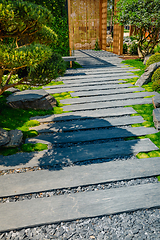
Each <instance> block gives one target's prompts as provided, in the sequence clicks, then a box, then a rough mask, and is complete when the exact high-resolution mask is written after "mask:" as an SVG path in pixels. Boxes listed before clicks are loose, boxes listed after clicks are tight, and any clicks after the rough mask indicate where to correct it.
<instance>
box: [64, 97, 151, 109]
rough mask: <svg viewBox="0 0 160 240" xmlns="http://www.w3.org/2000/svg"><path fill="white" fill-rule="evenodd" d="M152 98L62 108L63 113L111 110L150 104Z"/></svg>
mask: <svg viewBox="0 0 160 240" xmlns="http://www.w3.org/2000/svg"><path fill="white" fill-rule="evenodd" d="M151 103H152V98H144V99H143V98H137V99H126V100H120V101H107V102H96V103H84V104H79V105H67V106H64V107H63V111H82V110H89V109H101V108H113V107H123V106H129V105H137V104H151Z"/></svg>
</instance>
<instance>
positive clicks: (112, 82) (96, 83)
mask: <svg viewBox="0 0 160 240" xmlns="http://www.w3.org/2000/svg"><path fill="white" fill-rule="evenodd" d="M119 83H126V82H125V81H123V80H113V81H96V82H84V83H81V86H97V85H108V84H119ZM68 87H69V88H71V87H80V85H79V83H74V82H73V83H69V84H68V83H65V84H59V85H51V86H45V87H43V88H44V89H57V88H68Z"/></svg>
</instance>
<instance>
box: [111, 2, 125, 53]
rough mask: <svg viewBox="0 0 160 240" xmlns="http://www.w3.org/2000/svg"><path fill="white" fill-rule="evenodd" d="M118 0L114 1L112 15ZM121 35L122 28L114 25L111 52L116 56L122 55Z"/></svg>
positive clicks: (122, 32)
mask: <svg viewBox="0 0 160 240" xmlns="http://www.w3.org/2000/svg"><path fill="white" fill-rule="evenodd" d="M117 2H118V0H115V7H114V13H116V4H117ZM123 34H124V26H121V25H119V24H114V30H113V52H114V53H115V54H118V55H122V54H123Z"/></svg>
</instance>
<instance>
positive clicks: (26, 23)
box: [0, 0, 65, 95]
mask: <svg viewBox="0 0 160 240" xmlns="http://www.w3.org/2000/svg"><path fill="white" fill-rule="evenodd" d="M0 7H1V11H0V23H1V31H0V40H1V41H0V95H1V94H2V93H3V92H4V91H5V90H7V89H9V88H10V87H14V86H17V85H24V84H25V85H31V86H39V85H41V86H43V85H45V84H47V83H49V82H51V81H52V80H53V79H55V78H57V77H58V76H59V75H63V73H64V72H65V63H64V61H63V60H62V58H61V56H60V55H58V54H57V53H55V52H53V50H52V49H51V47H50V46H49V45H50V43H51V42H52V45H53V44H54V43H56V40H57V35H56V34H55V33H54V31H53V30H52V29H51V28H50V26H51V25H52V23H53V20H54V17H53V15H52V14H51V12H50V11H49V10H48V9H47V8H44V7H42V6H40V5H37V4H34V3H30V2H27V1H22V0H12V1H11V0H0ZM15 74H17V77H16V79H13V78H12V76H13V75H15Z"/></svg>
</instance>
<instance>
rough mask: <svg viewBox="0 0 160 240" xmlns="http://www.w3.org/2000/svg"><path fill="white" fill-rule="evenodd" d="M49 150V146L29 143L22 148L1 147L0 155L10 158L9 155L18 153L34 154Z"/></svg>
mask: <svg viewBox="0 0 160 240" xmlns="http://www.w3.org/2000/svg"><path fill="white" fill-rule="evenodd" d="M46 149H48V146H47V145H46V144H43V143H36V144H33V143H27V144H23V145H22V146H21V147H19V148H18V147H15V148H5V147H1V148H0V154H2V155H3V156H9V155H13V154H16V153H18V152H34V151H43V150H46Z"/></svg>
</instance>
